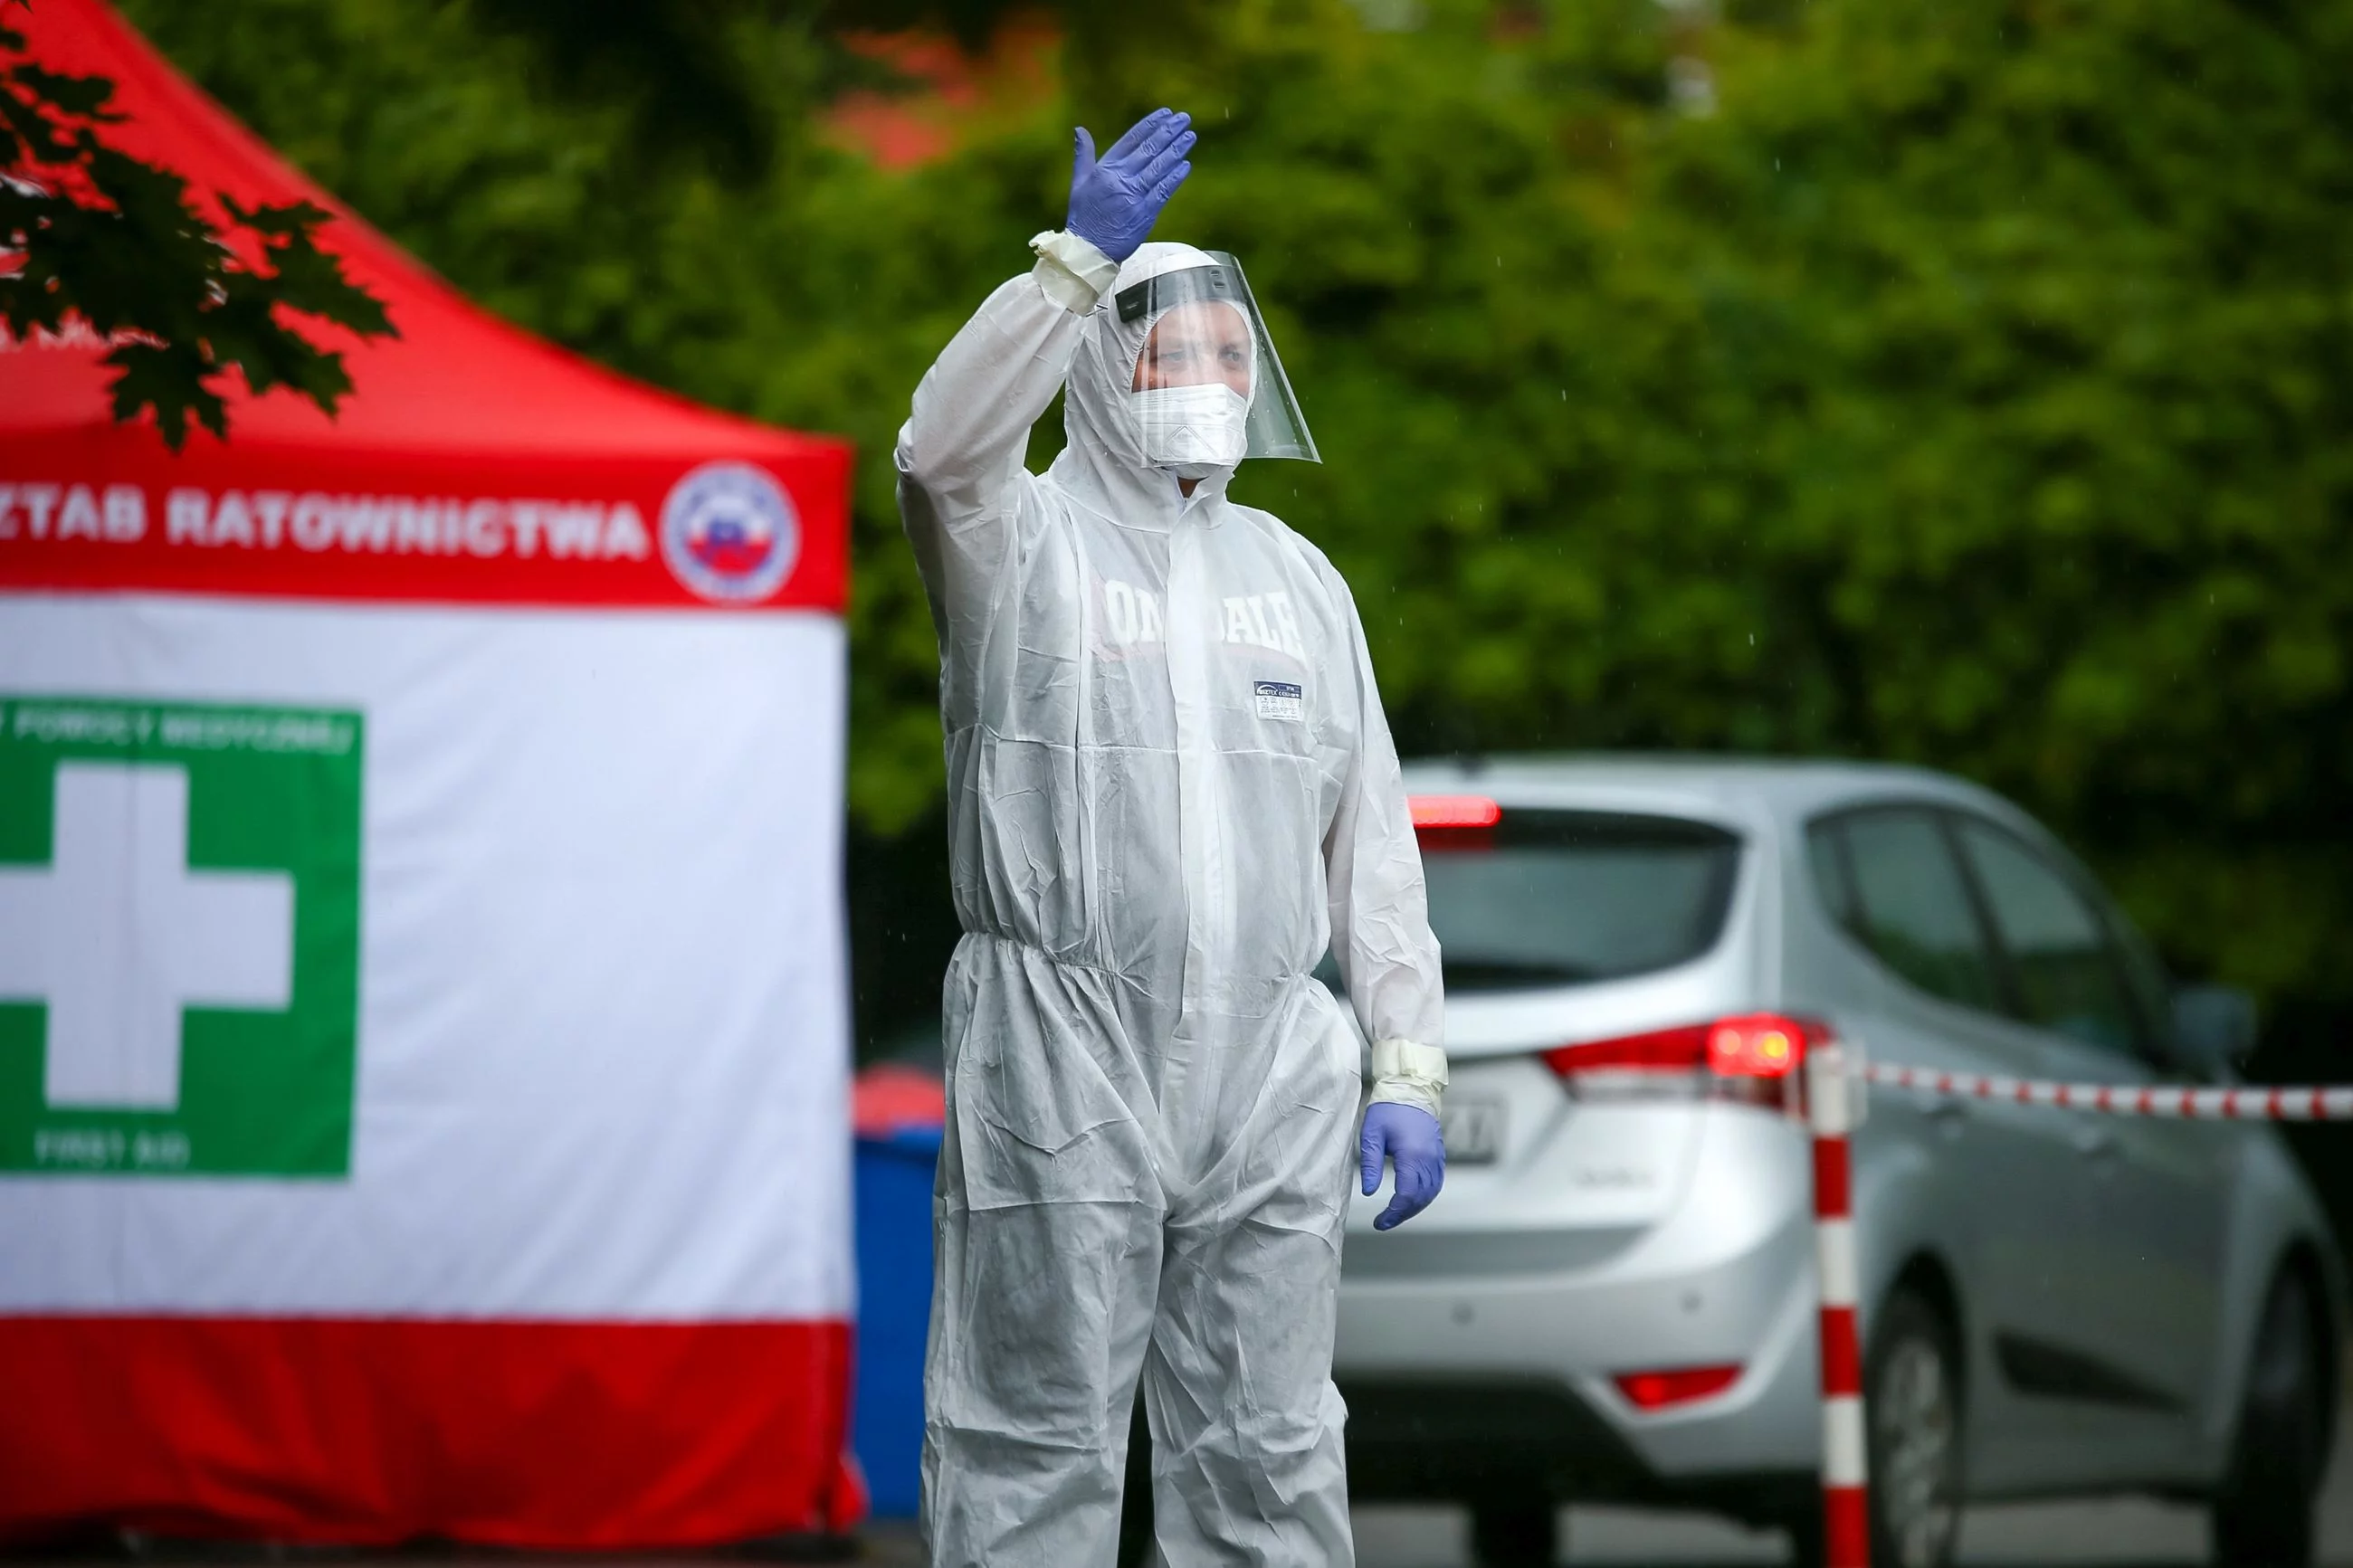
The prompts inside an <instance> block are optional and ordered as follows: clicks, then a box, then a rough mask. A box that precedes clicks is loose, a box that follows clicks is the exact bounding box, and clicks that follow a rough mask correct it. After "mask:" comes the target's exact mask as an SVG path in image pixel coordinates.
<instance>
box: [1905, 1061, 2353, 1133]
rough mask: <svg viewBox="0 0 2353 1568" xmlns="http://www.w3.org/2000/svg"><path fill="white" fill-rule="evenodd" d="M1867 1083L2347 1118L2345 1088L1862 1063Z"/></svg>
mask: <svg viewBox="0 0 2353 1568" xmlns="http://www.w3.org/2000/svg"><path fill="white" fill-rule="evenodd" d="M1862 1079H1863V1080H1864V1081H1865V1082H1867V1083H1875V1084H1878V1085H1880V1086H1882V1087H1883V1088H1888V1089H1924V1090H1926V1091H1927V1092H1928V1093H1930V1094H1949V1095H1957V1096H1960V1097H1962V1098H1964V1099H1968V1100H2010V1101H2014V1102H2016V1103H2017V1104H2020V1105H2048V1106H2053V1107H2056V1108H2057V1109H2059V1110H2102V1111H2106V1112H2108V1113H2109V1114H2111V1115H2115V1116H2160V1117H2174V1118H2179V1119H2184V1120H2189V1121H2353V1088H2348V1087H2329V1088H2295V1089H2263V1088H2255V1089H2190V1088H2187V1087H2184V1086H2181V1085H2176V1084H2168V1085H2164V1086H2159V1087H2145V1086H2139V1085H2134V1084H2107V1083H2052V1082H2048V1081H2045V1080H2043V1079H2022V1078H1986V1077H1981V1076H1979V1075H1978V1074H1976V1073H1966V1072H1936V1071H1933V1070H1931V1069H1929V1068H1900V1067H1889V1066H1886V1065H1883V1064H1882V1063H1879V1062H1872V1063H1869V1064H1867V1065H1866V1066H1864V1067H1863V1068H1862Z"/></svg>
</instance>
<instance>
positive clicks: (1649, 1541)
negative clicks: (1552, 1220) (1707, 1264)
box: [867, 1404, 2353, 1568]
mask: <svg viewBox="0 0 2353 1568" xmlns="http://www.w3.org/2000/svg"><path fill="white" fill-rule="evenodd" d="M2338 1430H2339V1431H2340V1432H2342V1433H2344V1434H2345V1435H2346V1436H2345V1439H2344V1440H2342V1441H2340V1442H2339V1443H2338V1444H2337V1456H2336V1462H2335V1464H2334V1465H2333V1466H2332V1467H2331V1468H2330V1471H2329V1479H2328V1488H2327V1493H2326V1495H2325V1497H2324V1500H2323V1502H2322V1505H2321V1535H2320V1554H2321V1561H2322V1562H2323V1563H2326V1564H2328V1565H2329V1568H2353V1404H2348V1408H2347V1411H2346V1415H2345V1418H2344V1420H2343V1422H2341V1423H2340V1425H2339V1427H2338ZM1566 1520H1567V1553H1566V1555H1565V1556H1564V1557H1563V1558H1562V1561H1563V1562H1566V1563H1655V1564H1660V1565H1662V1568H1665V1565H1674V1568H1715V1565H1718V1564H1721V1565H1723V1568H1734V1565H1736V1564H1745V1563H1780V1562H1784V1561H1786V1560H1787V1556H1788V1547H1787V1546H1786V1544H1785V1543H1784V1541H1783V1538H1782V1537H1781V1536H1780V1535H1779V1534H1778V1533H1776V1532H1773V1531H1749V1530H1742V1529H1740V1528H1738V1527H1737V1526H1735V1525H1729V1524H1721V1523H1717V1522H1715V1521H1712V1520H1709V1519H1705V1518H1700V1517H1693V1516H1687V1515H1676V1514H1648V1513H1640V1512H1636V1511H1634V1510H1625V1509H1569V1510H1567V1513H1566ZM1356 1552H1357V1558H1356V1561H1357V1563H1358V1564H1359V1565H1360V1568H1469V1564H1470V1562H1471V1557H1470V1552H1469V1549H1468V1547H1467V1546H1466V1544H1465V1541H1464V1532H1463V1520H1462V1516H1461V1513H1460V1512H1458V1511H1456V1510H1451V1509H1436V1508H1365V1509H1359V1510H1356ZM867 1561H869V1562H870V1563H886V1564H891V1565H892V1568H920V1565H921V1564H922V1563H923V1553H922V1551H921V1550H920V1548H918V1547H917V1545H916V1544H915V1542H914V1539H913V1534H912V1532H911V1531H907V1530H906V1529H904V1528H903V1527H900V1528H890V1527H884V1528H882V1529H879V1530H877V1531H874V1532H872V1533H871V1536H870V1540H869V1552H868V1555H867ZM1961 1561H1962V1562H1963V1563H1969V1564H1975V1563H1984V1564H1988V1565H1991V1564H1997V1563H1998V1564H2003V1565H2006V1568H2036V1565H2046V1564H2047V1565H2049V1568H2062V1565H2065V1568H2074V1565H2078V1564H2083V1565H2089V1564H2103V1565H2110V1568H2170V1565H2173V1564H2189V1563H2204V1562H2205V1561H2206V1521H2205V1516H2204V1515H2203V1514H2202V1513H2200V1511H2199V1510H2196V1509H2192V1508H2183V1507H2179V1506H2174V1505H2169V1504H2165V1503H2156V1502H2142V1501H2138V1500H2119V1501H2115V1502H2099V1503H2033V1504H2023V1505H2017V1506H2011V1507H2004V1508H1987V1509H1979V1510H1973V1511H1972V1512H1971V1513H1970V1515H1969V1517H1968V1520H1967V1521H1966V1522H1965V1523H1964V1524H1963V1525H1962V1528H1961Z"/></svg>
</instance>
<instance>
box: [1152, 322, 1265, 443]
mask: <svg viewBox="0 0 2353 1568" xmlns="http://www.w3.org/2000/svg"><path fill="white" fill-rule="evenodd" d="M1256 359H1257V353H1256V344H1255V343H1254V342H1252V341H1251V337H1250V322H1249V321H1247V320H1245V319H1244V318H1243V316H1242V313H1241V312H1240V310H1236V309H1235V308H1234V307H1233V306H1232V305H1230V304H1229V303H1227V302H1226V301H1224V300H1192V301H1189V302H1187V303H1186V304H1182V305H1179V306H1177V307H1176V309H1175V310H1170V311H1168V312H1167V313H1166V315H1164V316H1162V317H1161V318H1160V320H1159V321H1156V322H1155V323H1154V324H1153V328H1152V332H1151V335H1150V336H1149V337H1147V338H1145V342H1144V352H1143V353H1141V354H1140V355H1138V356H1137V358H1136V362H1135V381H1134V409H1135V418H1136V427H1137V432H1138V434H1139V436H1140V437H1142V441H1143V447H1144V459H1145V462H1147V463H1150V464H1152V465H1153V466H1154V467H1155V468H1166V470H1167V471H1168V472H1170V473H1172V474H1175V475H1176V477H1177V478H1179V479H1207V478H1208V477H1209V476H1210V475H1211V474H1214V473H1216V472H1217V471H1218V470H1219V469H1220V468H1232V467H1233V466H1234V465H1236V464H1237V463H1240V461H1241V460H1242V458H1243V457H1244V456H1245V455H1246V454H1247V453H1248V452H1249V450H1250V388H1251V384H1252V381H1253V379H1254V376H1253V371H1254V365H1255V361H1256Z"/></svg>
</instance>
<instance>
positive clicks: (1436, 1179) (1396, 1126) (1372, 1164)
mask: <svg viewBox="0 0 2353 1568" xmlns="http://www.w3.org/2000/svg"><path fill="white" fill-rule="evenodd" d="M1356 1152H1357V1154H1358V1156H1359V1157H1360V1158H1361V1159H1362V1161H1363V1163H1364V1177H1365V1195H1366V1197H1371V1196H1372V1195H1373V1194H1375V1193H1377V1192H1378V1191H1379V1190H1380V1185H1381V1161H1382V1159H1383V1158H1384V1157H1386V1158H1387V1159H1388V1162H1389V1163H1391V1164H1393V1165H1395V1166H1396V1167H1397V1191H1396V1192H1395V1193H1394V1194H1391V1195H1390V1197H1389V1206H1388V1207H1387V1208H1385V1209H1383V1210H1382V1211H1381V1215H1380V1217H1379V1218H1378V1219H1377V1220H1375V1221H1373V1228H1374V1229H1375V1230H1389V1229H1393V1228H1394V1227H1396V1226H1400V1225H1403V1224H1404V1223H1405V1222H1406V1221H1408V1220H1409V1219H1411V1218H1412V1217H1413V1216H1414V1215H1418V1214H1419V1213H1420V1212H1421V1211H1422V1210H1424V1209H1426V1208H1428V1207H1429V1206H1430V1199H1432V1198H1434V1197H1436V1196H1437V1195H1438V1189H1439V1188H1440V1187H1442V1186H1444V1185H1445V1184H1446V1138H1445V1135H1444V1134H1443V1133H1441V1132H1440V1131H1439V1129H1438V1118H1437V1117H1435V1116H1432V1115H1431V1114H1430V1112H1429V1111H1427V1110H1422V1109H1421V1108H1420V1107H1419V1106H1418V1105H1396V1104H1392V1103H1390V1102H1389V1101H1388V1100H1381V1101H1378V1102H1377V1103H1375V1104H1373V1105H1371V1106H1368V1107H1366V1110H1365V1130H1364V1131H1363V1132H1362V1133H1361V1134H1359V1135H1358V1137H1357V1140H1356Z"/></svg>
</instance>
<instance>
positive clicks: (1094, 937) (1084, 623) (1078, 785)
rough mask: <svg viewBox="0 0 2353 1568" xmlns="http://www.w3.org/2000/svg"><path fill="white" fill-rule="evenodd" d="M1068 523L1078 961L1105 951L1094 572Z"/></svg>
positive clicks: (1081, 539)
mask: <svg viewBox="0 0 2353 1568" xmlns="http://www.w3.org/2000/svg"><path fill="white" fill-rule="evenodd" d="M1068 515H1069V516H1070V521H1071V526H1070V528H1069V529H1068V530H1067V531H1066V537H1068V538H1069V540H1070V542H1071V564H1072V568H1073V570H1075V571H1076V572H1077V574H1078V579H1079V581H1078V598H1079V692H1078V704H1079V709H1078V712H1077V713H1076V714H1074V715H1073V716H1072V719H1071V746H1072V747H1073V751H1072V752H1071V785H1072V793H1073V794H1074V795H1076V796H1077V797H1078V808H1079V820H1078V829H1079V903H1080V910H1079V918H1080V923H1081V928H1082V931H1084V933H1085V935H1084V938H1083V940H1084V942H1085V949H1084V952H1082V954H1081V955H1080V956H1081V958H1082V962H1085V963H1103V962H1104V961H1105V956H1106V950H1105V948H1104V945H1103V942H1102V941H1101V940H1100V939H1101V932H1100V931H1099V930H1098V928H1097V925H1096V921H1098V919H1099V918H1100V911H1101V910H1102V909H1103V905H1102V903H1101V901H1100V900H1099V899H1098V897H1097V894H1098V892H1099V889H1100V880H1101V879H1100V868H1098V867H1097V866H1096V864H1095V784H1096V780H1095V777H1094V743H1095V633H1096V630H1097V626H1096V621H1095V573H1094V558H1093V557H1092V555H1090V554H1089V553H1088V552H1087V525H1086V521H1085V519H1084V518H1083V517H1082V516H1080V515H1078V513H1077V510H1076V509H1075V508H1074V509H1072V510H1071V513H1070V514H1068Z"/></svg>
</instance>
